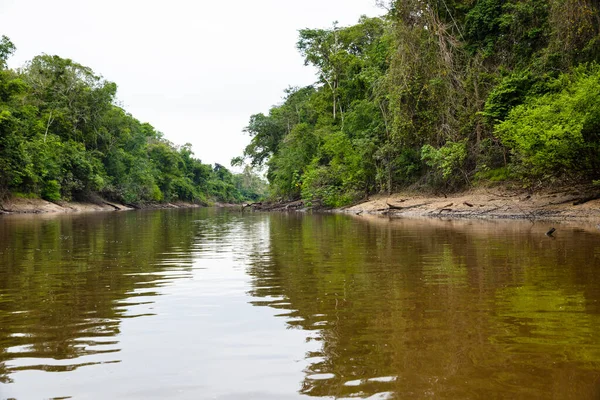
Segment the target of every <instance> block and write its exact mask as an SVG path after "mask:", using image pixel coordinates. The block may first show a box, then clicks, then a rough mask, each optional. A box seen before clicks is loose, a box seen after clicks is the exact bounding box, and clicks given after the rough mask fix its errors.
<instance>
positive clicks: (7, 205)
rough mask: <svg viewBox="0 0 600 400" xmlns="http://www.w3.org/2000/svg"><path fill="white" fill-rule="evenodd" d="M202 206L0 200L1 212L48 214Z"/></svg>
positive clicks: (187, 204) (13, 198)
mask: <svg viewBox="0 0 600 400" xmlns="http://www.w3.org/2000/svg"><path fill="white" fill-rule="evenodd" d="M192 207H200V205H198V204H193V203H183V202H181V203H180V202H178V203H149V204H143V205H125V204H120V203H115V202H110V201H105V200H98V201H95V202H87V203H84V202H65V201H60V202H50V201H46V200H42V199H26V198H20V197H12V198H9V199H7V200H3V201H1V202H0V214H46V213H74V212H97V211H127V210H133V209H139V208H143V209H155V208H156V209H159V208H192Z"/></svg>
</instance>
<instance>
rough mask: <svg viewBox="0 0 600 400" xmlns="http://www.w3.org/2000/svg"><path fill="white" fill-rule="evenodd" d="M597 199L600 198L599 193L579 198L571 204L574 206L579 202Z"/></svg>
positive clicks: (579, 203)
mask: <svg viewBox="0 0 600 400" xmlns="http://www.w3.org/2000/svg"><path fill="white" fill-rule="evenodd" d="M597 199H600V194H595V195H592V196H588V197H584V198H583V199H579V200H577V201H576V202H574V203H573V205H574V206H578V205H581V204H585V203H587V202H588V201H592V200H597Z"/></svg>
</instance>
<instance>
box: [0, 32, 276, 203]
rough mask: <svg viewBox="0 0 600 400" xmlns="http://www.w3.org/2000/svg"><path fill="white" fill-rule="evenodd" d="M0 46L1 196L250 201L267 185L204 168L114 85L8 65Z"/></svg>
mask: <svg viewBox="0 0 600 400" xmlns="http://www.w3.org/2000/svg"><path fill="white" fill-rule="evenodd" d="M14 51H15V46H14V45H13V43H12V42H11V41H10V40H9V39H8V38H7V37H6V36H3V37H2V40H1V41H0V198H2V197H5V196H7V195H9V194H12V195H17V196H19V195H20V196H34V197H42V198H44V199H46V200H50V201H58V200H71V199H75V200H93V199H94V198H96V197H97V196H98V195H100V196H102V197H103V198H106V199H110V200H115V201H121V202H125V203H137V204H139V203H145V202H163V201H189V202H196V203H207V202H211V201H224V202H239V201H244V200H256V199H258V198H259V197H261V196H262V194H263V193H265V191H266V183H264V182H263V181H262V179H260V178H259V177H258V176H257V175H256V174H254V173H253V172H252V170H251V169H250V168H246V169H245V170H244V173H242V174H233V173H232V172H231V171H229V170H228V169H227V168H225V167H224V166H222V165H219V164H215V166H214V167H213V166H211V165H208V164H203V163H202V162H201V161H200V160H198V159H196V158H194V157H193V152H192V149H191V145H190V144H185V145H183V146H176V145H174V144H173V143H170V142H169V141H168V140H166V139H165V138H164V137H163V135H162V134H161V133H160V132H158V131H156V130H155V129H154V128H153V127H152V126H151V125H150V124H148V123H141V122H140V121H138V120H137V119H135V118H134V117H133V116H131V115H130V114H128V113H127V112H126V111H125V110H123V109H122V108H120V107H118V106H117V105H116V104H115V103H116V102H115V95H116V91H117V86H116V85H115V84H114V83H112V82H108V81H106V80H104V79H103V78H102V77H100V76H98V75H96V74H95V73H94V72H93V71H92V70H91V69H90V68H88V67H85V66H83V65H80V64H77V63H75V62H73V61H72V60H69V59H63V58H60V57H58V56H50V55H41V56H37V57H35V58H34V59H33V60H31V61H30V62H29V63H28V64H27V65H25V66H24V67H23V68H22V69H19V70H11V69H8V68H7V66H6V60H7V58H8V57H9V56H10V55H11V54H12V53H13V52H14Z"/></svg>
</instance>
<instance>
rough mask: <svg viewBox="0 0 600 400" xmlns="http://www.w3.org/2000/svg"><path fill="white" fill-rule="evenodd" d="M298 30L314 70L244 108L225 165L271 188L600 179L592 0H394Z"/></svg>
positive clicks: (350, 195)
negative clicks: (305, 82) (279, 96)
mask: <svg viewBox="0 0 600 400" xmlns="http://www.w3.org/2000/svg"><path fill="white" fill-rule="evenodd" d="M383 6H384V8H385V9H387V13H386V15H384V16H383V17H381V18H366V17H363V18H361V19H360V20H359V21H358V23H357V24H356V25H353V26H348V27H340V26H338V25H337V24H334V25H333V26H332V27H331V28H328V29H303V30H300V32H299V40H298V43H297V48H298V50H299V51H300V53H301V54H302V56H303V57H304V61H305V64H306V65H311V66H313V67H315V68H316V69H317V71H318V81H317V82H316V83H315V84H313V85H311V86H308V87H301V88H296V87H294V88H289V89H287V90H286V91H285V96H284V100H283V102H282V103H281V104H279V105H277V106H275V107H272V108H271V109H270V111H269V112H268V114H266V115H265V114H262V113H261V114H256V115H253V116H252V117H251V118H250V121H249V124H248V127H247V129H246V131H247V132H248V133H249V134H250V136H251V141H250V144H249V145H248V146H247V147H246V149H245V151H244V154H243V156H242V157H238V158H236V159H234V160H233V161H232V162H233V163H234V164H240V165H241V164H243V163H244V162H248V163H249V164H250V165H252V166H256V167H266V169H267V177H268V179H269V182H270V186H271V192H272V195H273V196H275V197H279V198H286V199H298V198H303V199H304V200H305V201H307V202H309V203H315V204H316V203H319V202H321V203H322V204H324V205H326V206H340V205H343V204H347V203H349V202H352V201H354V200H357V199H360V198H362V197H364V196H365V195H366V194H369V193H376V192H392V191H396V190H398V189H401V188H406V187H412V188H417V189H423V190H436V191H443V192H446V191H452V190H459V189H464V188H467V187H470V186H472V185H478V184H483V183H488V182H498V181H509V182H514V183H518V184H519V185H520V186H522V187H527V188H530V189H535V188H539V187H542V186H547V185H552V184H556V183H563V184H564V183H574V182H588V183H595V184H598V183H600V182H598V178H600V176H599V175H600V133H599V128H600V66H599V65H598V64H597V61H598V60H599V56H600V36H599V26H600V14H599V7H600V5H599V2H598V0H401V1H400V0H398V1H391V2H388V3H386V4H384V5H383Z"/></svg>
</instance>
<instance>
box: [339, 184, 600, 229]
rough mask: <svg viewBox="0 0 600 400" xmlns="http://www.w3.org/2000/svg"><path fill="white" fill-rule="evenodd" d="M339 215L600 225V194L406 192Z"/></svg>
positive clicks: (580, 190)
mask: <svg viewBox="0 0 600 400" xmlns="http://www.w3.org/2000/svg"><path fill="white" fill-rule="evenodd" d="M338 211H339V212H346V213H351V214H356V215H362V214H384V215H390V216H428V217H451V218H486V219H492V218H503V219H529V220H583V219H585V220H595V219H597V220H598V222H600V191H596V192H594V191H593V190H590V189H589V188H571V189H561V190H554V191H552V190H546V191H540V192H535V193H527V192H520V191H511V190H506V189H474V190H471V191H467V192H463V193H458V194H454V195H446V196H444V195H440V196H425V195H422V194H417V193H410V192H403V193H396V194H392V195H390V196H385V195H377V196H371V197H370V198H369V199H368V200H366V201H364V202H362V203H359V204H356V205H353V206H351V207H347V208H344V209H341V210H338Z"/></svg>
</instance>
